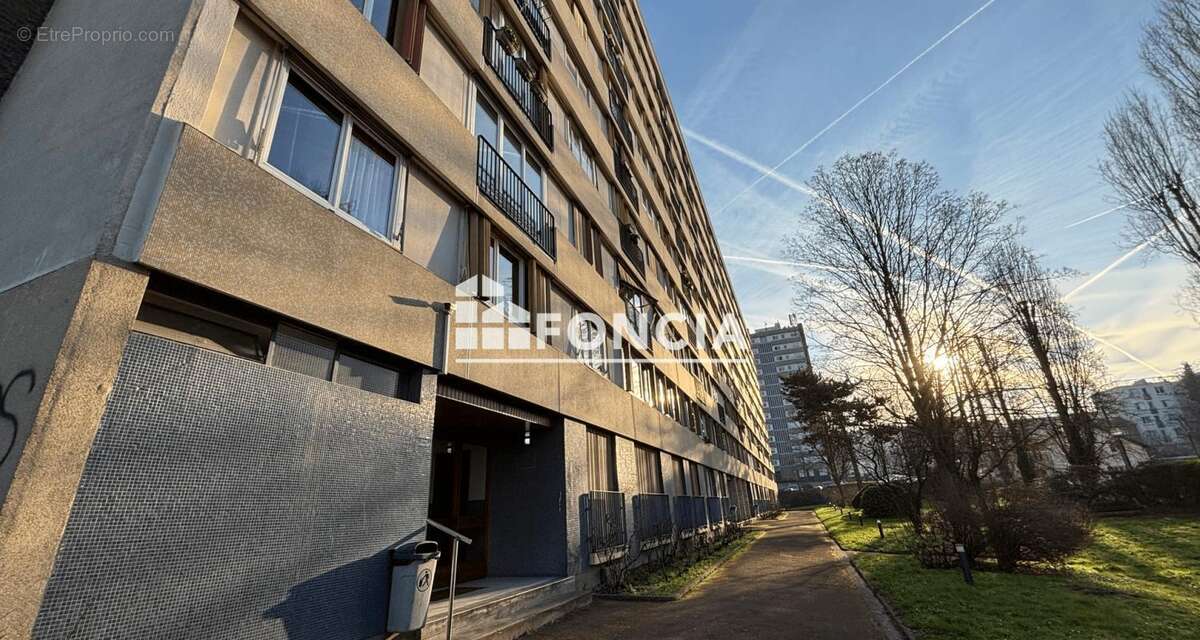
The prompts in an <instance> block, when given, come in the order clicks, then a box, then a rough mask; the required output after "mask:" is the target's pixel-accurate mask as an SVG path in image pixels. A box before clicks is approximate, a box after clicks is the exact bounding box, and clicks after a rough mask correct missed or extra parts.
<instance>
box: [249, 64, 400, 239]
mask: <svg viewBox="0 0 1200 640" xmlns="http://www.w3.org/2000/svg"><path fill="white" fill-rule="evenodd" d="M273 64H274V65H276V67H277V71H276V72H275V74H274V78H273V84H272V85H271V87H270V89H269V90H268V93H267V95H268V98H269V99H270V105H271V108H270V111H269V113H268V115H267V117H266V118H264V120H265V125H264V127H263V131H262V144H261V145H260V147H261V148H260V150H259V152H258V156H257V158H256V159H255V162H256V163H257V164H258V166H260V167H262V168H263V169H265V170H266V171H268V172H269V173H271V174H272V175H274V176H275V177H277V178H279V179H280V180H282V181H284V182H285V183H287V184H288V185H290V186H291V187H293V188H294V189H296V190H298V191H299V192H300V193H303V194H304V195H306V196H308V198H309V199H311V200H313V201H314V202H316V203H318V204H320V205H321V206H322V207H324V208H325V209H327V210H329V211H331V212H333V213H334V214H336V215H338V216H339V217H341V218H342V219H343V220H346V221H348V222H350V223H351V224H354V225H355V226H357V227H358V228H359V229H362V230H363V231H366V232H367V233H369V234H371V235H372V236H375V237H376V238H379V239H381V240H383V241H384V242H387V243H388V244H390V245H392V246H393V247H395V248H397V249H399V250H401V251H403V247H404V221H405V216H404V213H405V212H404V202H405V199H406V194H407V192H408V159H407V158H406V157H405V156H404V154H403V153H401V152H400V151H398V150H397V149H396V147H395V146H394V145H392V144H390V143H389V142H388V141H387V140H386V139H385V138H383V137H381V136H379V135H377V134H376V133H375V132H374V131H372V130H371V128H370V127H368V126H366V125H364V124H362V123H360V122H359V120H358V119H357V118H355V117H354V115H353V114H352V113H351V112H350V110H348V109H346V107H345V106H343V105H342V103H341V102H339V101H338V100H336V99H334V98H333V97H332V96H330V95H329V93H328V92H327V91H325V89H324V88H323V87H321V84H320V83H319V82H316V81H314V80H313V78H312V77H311V76H309V75H308V74H306V73H304V72H302V71H300V70H298V69H295V68H294V67H293V66H292V64H291V61H289V60H288V59H287V58H286V57H284V56H282V55H281V54H279V52H278V50H277V51H276V54H275V60H274V61H273ZM293 73H294V74H296V76H297V77H298V78H300V80H302V81H303V82H304V83H305V84H307V85H308V86H309V87H310V88H311V89H312V90H313V91H316V92H317V93H319V94H320V95H321V97H322V98H324V99H325V100H326V101H328V102H329V104H331V105H333V107H334V108H335V109H337V110H338V111H340V112H341V114H342V124H341V131H340V132H339V134H338V147H337V154H336V155H335V157H334V161H333V182H332V184H331V185H330V189H329V197H328V198H324V197H322V196H321V194H319V193H316V192H315V191H313V190H311V189H309V188H308V187H306V186H304V185H303V184H300V182H298V181H297V180H295V179H294V178H292V177H291V176H289V175H288V174H287V173H285V172H284V171H283V170H282V169H279V168H277V167H275V166H274V165H272V164H271V163H270V162H269V158H270V157H271V146H272V145H273V144H274V142H275V130H276V127H277V126H278V124H279V114H280V111H281V110H282V107H283V96H284V93H285V92H286V91H287V83H288V79H289V78H291V77H292V74H293ZM355 127H361V128H362V130H363V131H364V132H365V133H366V135H367V136H368V137H370V138H371V140H373V141H374V142H375V143H376V144H377V145H379V146H380V147H382V148H383V149H386V150H387V151H388V152H389V153H390V154H391V155H392V158H393V159H394V161H395V166H396V176H395V178H394V179H393V183H392V210H391V212H390V214H389V216H388V233H387V235H386V236H383V235H381V234H379V233H378V232H377V231H375V230H374V229H371V228H370V227H368V226H367V225H366V224H364V223H363V222H362V221H361V220H359V219H358V218H355V217H354V216H353V215H351V214H350V213H349V212H347V211H345V210H343V209H342V208H341V205H339V204H338V202H339V201H340V200H341V195H342V187H343V186H345V181H346V161H347V158H348V157H349V155H350V146H351V143H352V141H353V139H354V129H355Z"/></svg>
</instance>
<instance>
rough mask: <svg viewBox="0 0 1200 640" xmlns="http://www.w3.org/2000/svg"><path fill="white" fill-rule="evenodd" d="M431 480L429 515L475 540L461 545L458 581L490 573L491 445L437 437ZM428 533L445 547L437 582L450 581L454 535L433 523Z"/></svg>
mask: <svg viewBox="0 0 1200 640" xmlns="http://www.w3.org/2000/svg"><path fill="white" fill-rule="evenodd" d="M430 483H431V486H430V489H429V518H430V519H432V520H435V521H437V522H439V523H441V524H444V525H446V526H447V527H450V528H451V529H454V530H455V531H458V532H460V533H462V534H463V535H464V536H466V537H468V538H471V544H469V545H466V544H460V545H459V547H458V583H459V584H462V583H463V582H466V581H468V580H475V579H478V578H482V577H484V576H486V575H487V547H488V540H487V523H488V456H487V447H484V446H482V445H478V444H471V443H465V442H461V441H458V440H434V441H433V470H432V473H431V475H430ZM428 536H429V538H430V539H433V540H437V542H438V545H439V546H440V547H441V549H442V558H441V560H439V561H438V565H437V573H436V575H435V576H434V584H435V586H443V585H448V584H449V583H450V551H451V539H450V537H449V536H447V535H445V534H443V533H441V532H440V531H437V530H436V529H433V528H432V527H430V528H429V530H428ZM455 591H457V589H456V590H455Z"/></svg>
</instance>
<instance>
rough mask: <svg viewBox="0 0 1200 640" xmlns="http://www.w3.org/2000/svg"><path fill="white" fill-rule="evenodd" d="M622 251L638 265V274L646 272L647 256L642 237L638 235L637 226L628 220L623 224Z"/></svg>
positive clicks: (635, 265)
mask: <svg viewBox="0 0 1200 640" xmlns="http://www.w3.org/2000/svg"><path fill="white" fill-rule="evenodd" d="M621 251H623V252H624V253H625V257H626V258H629V261H630V262H631V263H633V266H634V267H636V269H637V272H638V275H643V274H644V273H645V272H646V256H645V254H644V253H643V252H642V238H641V236H639V235H638V232H637V228H636V227H634V226H633V224H631V223H628V222H626V223H625V224H623V225H621Z"/></svg>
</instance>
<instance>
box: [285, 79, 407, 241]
mask: <svg viewBox="0 0 1200 640" xmlns="http://www.w3.org/2000/svg"><path fill="white" fill-rule="evenodd" d="M266 163H267V166H269V167H271V168H272V169H274V170H276V171H277V172H278V173H280V174H281V175H282V176H283V177H285V178H287V179H288V180H289V181H290V182H292V183H293V184H296V185H298V186H300V187H302V188H303V189H305V190H306V191H308V192H309V193H310V194H312V195H313V196H316V198H317V199H319V200H321V201H323V202H324V203H326V204H327V205H329V206H330V207H331V208H333V209H334V210H335V211H338V212H340V213H344V214H346V216H347V217H348V218H350V219H352V220H353V221H355V222H356V223H357V224H358V225H359V226H361V227H363V228H365V229H367V230H368V231H371V232H372V233H374V234H376V235H378V236H380V237H382V238H384V239H386V240H388V241H393V240H399V238H400V233H399V229H400V214H399V211H398V207H397V206H396V203H397V202H398V201H399V200H400V198H399V197H398V196H399V192H400V185H401V176H402V173H403V172H402V170H401V169H402V165H401V158H400V156H399V155H397V154H396V153H395V152H393V151H391V150H389V149H388V148H387V147H385V146H384V145H383V144H381V143H380V142H379V141H378V140H377V139H376V138H375V137H373V136H371V135H370V134H369V133H367V132H366V130H365V129H363V128H362V127H361V125H359V124H358V123H357V122H355V120H354V119H353V118H352V117H350V116H349V115H347V114H345V113H344V112H342V111H341V110H340V109H339V108H338V107H337V106H335V105H334V104H333V103H332V102H331V101H330V100H328V99H327V98H326V97H325V96H324V95H322V94H321V93H320V92H319V91H317V89H316V88H315V87H314V86H313V85H312V84H311V83H309V82H308V81H306V80H305V79H304V78H302V77H301V76H300V75H298V74H296V73H288V74H287V79H286V81H285V84H284V89H283V97H282V98H281V100H280V102H279V106H278V109H277V113H276V116H275V126H274V129H273V131H272V135H271V139H270V149H269V152H268V153H267V158H266Z"/></svg>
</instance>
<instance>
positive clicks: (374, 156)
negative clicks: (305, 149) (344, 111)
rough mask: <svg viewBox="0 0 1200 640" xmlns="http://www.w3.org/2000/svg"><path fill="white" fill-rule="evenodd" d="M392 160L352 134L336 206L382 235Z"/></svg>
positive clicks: (388, 203)
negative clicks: (343, 182)
mask: <svg viewBox="0 0 1200 640" xmlns="http://www.w3.org/2000/svg"><path fill="white" fill-rule="evenodd" d="M395 187H396V161H395V157H391V158H389V157H388V153H387V151H384V150H383V149H382V148H380V147H379V146H378V145H377V144H376V143H375V141H373V140H371V139H370V138H368V137H366V136H364V135H363V134H362V133H360V132H358V131H355V132H354V134H353V137H352V140H351V142H350V155H349V157H348V158H347V159H346V178H345V184H344V185H343V186H342V193H341V197H340V198H339V200H340V201H339V202H338V205H339V206H340V207H341V208H342V210H343V211H345V212H346V213H349V214H350V215H352V216H354V217H355V218H357V219H358V220H360V221H362V223H363V224H365V225H367V228H368V229H370V230H372V231H374V232H375V233H377V234H379V235H381V236H386V235H387V234H388V224H389V223H390V221H391V212H392V203H393V202H394V200H395Z"/></svg>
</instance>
